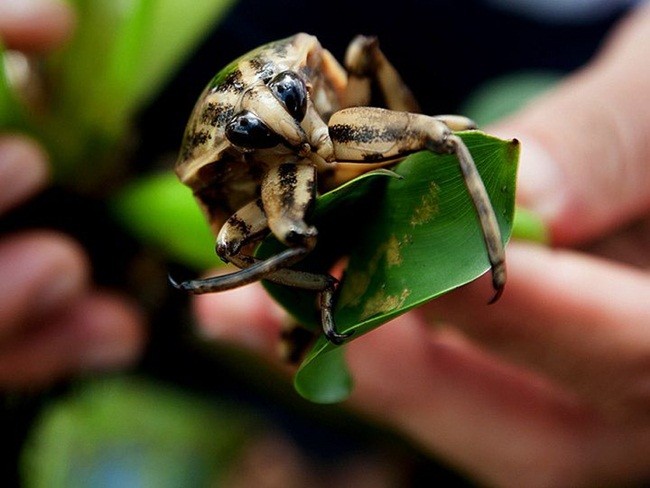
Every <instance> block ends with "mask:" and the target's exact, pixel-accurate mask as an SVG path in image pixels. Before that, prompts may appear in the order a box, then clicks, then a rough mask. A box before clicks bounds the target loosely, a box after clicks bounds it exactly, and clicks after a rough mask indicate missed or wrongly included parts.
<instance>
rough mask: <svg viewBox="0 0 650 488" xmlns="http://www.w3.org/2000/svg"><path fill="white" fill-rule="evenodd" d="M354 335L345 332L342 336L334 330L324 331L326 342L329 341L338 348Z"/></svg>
mask: <svg viewBox="0 0 650 488" xmlns="http://www.w3.org/2000/svg"><path fill="white" fill-rule="evenodd" d="M353 334H354V331H350V332H345V333H343V334H341V333H339V332H336V331H335V330H327V331H325V337H327V340H328V341H330V342H331V343H332V344H334V345H335V346H340V345H341V344H343V343H344V342H345V341H346V340H348V339H349V338H350V336H352V335H353Z"/></svg>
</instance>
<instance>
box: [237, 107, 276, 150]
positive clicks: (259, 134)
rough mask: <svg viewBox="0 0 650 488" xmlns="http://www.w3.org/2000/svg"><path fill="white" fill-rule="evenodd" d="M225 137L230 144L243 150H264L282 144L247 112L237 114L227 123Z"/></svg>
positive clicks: (267, 128)
mask: <svg viewBox="0 0 650 488" xmlns="http://www.w3.org/2000/svg"><path fill="white" fill-rule="evenodd" d="M226 137H227V138H228V140H229V141H230V142H232V143H233V144H235V145H236V146H239V147H242V148H244V149H264V148H267V147H273V146H276V145H278V144H280V142H282V140H281V139H280V136H278V135H277V134H276V133H275V132H273V131H272V130H271V129H269V127H268V126H267V125H266V124H265V123H264V122H262V120H261V119H260V118H259V117H258V116H257V115H255V114H254V113H252V112H249V111H248V110H244V111H243V112H240V113H238V114H237V115H235V116H234V117H233V118H232V119H231V120H230V122H228V125H227V126H226Z"/></svg>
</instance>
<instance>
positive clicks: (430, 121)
mask: <svg viewBox="0 0 650 488" xmlns="http://www.w3.org/2000/svg"><path fill="white" fill-rule="evenodd" d="M443 120H444V119H443ZM329 127H330V137H331V138H332V142H333V144H334V153H335V156H336V160H337V161H341V162H369V161H375V162H378V163H380V162H381V161H386V160H391V159H396V158H399V157H403V156H406V155H407V154H410V153H413V152H415V151H420V150H423V149H429V150H430V151H433V152H436V153H443V154H444V153H453V154H455V155H456V157H457V158H458V161H459V163H460V169H461V172H462V174H463V178H464V180H465V186H466V187H467V191H468V193H469V195H470V197H471V199H472V202H473V203H474V207H475V208H476V212H477V215H478V218H479V222H480V225H481V229H482V231H483V237H484V239H485V245H486V248H487V253H488V258H489V260H490V264H491V266H492V284H493V286H494V289H495V295H494V297H493V298H492V300H491V301H490V303H492V302H494V301H496V300H497V299H498V298H499V297H500V296H501V293H502V291H503V287H504V286H505V283H506V266H505V251H504V248H503V242H502V240H501V232H500V229H499V224H498V222H497V218H496V215H495V213H494V209H493V208H492V204H491V202H490V198H489V196H488V194H487V191H486V190H485V185H484V184H483V181H482V180H481V177H480V175H479V173H478V171H477V169H476V165H475V164H474V160H473V159H472V155H471V154H470V152H469V150H468V149H467V147H466V146H465V143H464V142H463V141H462V139H461V138H460V137H458V136H457V135H455V134H453V133H452V131H451V129H450V128H449V127H448V126H447V124H445V123H444V122H443V121H442V120H439V119H437V118H436V117H430V116H427V115H420V114H411V113H407V112H394V111H391V110H386V109H382V108H374V107H355V108H347V109H343V110H340V111H339V112H336V113H334V114H333V115H332V117H331V118H330V121H329Z"/></svg>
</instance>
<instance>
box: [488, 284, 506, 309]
mask: <svg viewBox="0 0 650 488" xmlns="http://www.w3.org/2000/svg"><path fill="white" fill-rule="evenodd" d="M504 288H505V287H503V286H499V287H495V288H494V295H493V296H492V298H490V301H489V302H488V305H492V304H493V303H496V302H498V301H499V298H501V295H503V290H504Z"/></svg>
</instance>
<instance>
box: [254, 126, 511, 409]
mask: <svg viewBox="0 0 650 488" xmlns="http://www.w3.org/2000/svg"><path fill="white" fill-rule="evenodd" d="M461 136H462V138H463V140H464V141H465V142H466V144H467V146H468V147H469V149H470V151H471V153H472V155H473V157H474V159H475V162H476V165H477V167H478V169H479V172H480V173H481V176H482V178H483V181H484V183H485V186H486V189H487V191H488V194H489V195H490V199H491V202H492V205H493V207H494V209H495V212H496V214H497V218H498V220H499V225H500V227H501V232H502V235H503V239H504V242H505V241H507V240H508V238H509V236H510V234H511V231H512V226H513V216H514V195H515V178H516V171H517V160H518V155H519V146H518V144H517V142H516V141H502V140H500V139H497V138H494V137H491V136H488V135H485V134H483V133H480V132H466V133H461ZM394 171H395V174H396V175H398V176H399V178H395V177H390V175H389V174H387V173H386V172H381V173H370V174H367V175H364V176H362V177H360V178H358V179H356V180H354V181H352V182H350V183H348V184H347V185H345V186H343V187H340V188H338V189H336V190H334V191H333V192H330V193H328V194H326V195H323V196H322V197H321V198H320V199H319V201H318V203H317V207H316V210H315V213H314V217H313V223H314V224H315V225H316V227H317V228H318V229H319V243H318V245H317V247H316V249H315V250H314V251H313V252H312V253H311V254H310V255H309V257H308V258H307V259H306V260H305V261H303V262H301V263H299V264H298V265H296V268H299V269H304V270H307V271H314V272H327V271H328V270H329V269H330V268H331V266H332V265H333V264H334V263H335V262H336V261H337V260H338V259H339V258H341V257H343V256H347V257H349V261H348V264H347V268H346V271H345V275H344V277H343V279H342V282H341V284H340V287H339V293H338V297H337V303H336V309H335V320H336V322H337V326H338V328H339V331H341V332H354V334H355V335H354V337H353V339H354V338H356V337H359V336H361V335H362V334H365V333H366V332H369V331H371V330H372V329H374V328H376V327H378V326H380V325H381V324H383V323H385V322H387V321H388V320H390V319H392V318H394V317H396V316H397V315H400V314H402V313H404V312H406V311H408V310H410V309H412V308H414V307H417V306H418V305H421V304H422V303H424V302H426V301H428V300H431V299H433V298H435V297H436V296H439V295H441V294H443V293H445V292H447V291H449V290H452V289H454V288H457V287H459V286H461V285H463V284H465V283H468V282H469V281H472V280H474V279H475V278H477V277H479V276H480V275H481V274H483V273H484V272H485V271H486V270H488V269H489V262H488V259H487V254H486V250H485V244H484V241H483V236H482V232H481V230H480V227H479V224H478V219H477V216H476V212H475V209H474V207H473V204H472V202H471V199H470V198H469V196H468V194H467V190H466V188H465V185H464V182H463V179H462V177H461V174H460V170H459V167H458V163H457V160H456V158H455V157H454V156H451V155H446V156H440V155H435V154H432V153H430V152H421V153H418V154H415V155H413V156H411V157H409V158H407V159H406V160H405V161H403V162H402V163H400V164H399V165H398V166H397V167H396V168H395V169H394ZM393 176H394V175H393ZM278 249H280V245H279V243H278V242H277V241H276V240H275V239H274V238H272V237H269V238H268V239H267V240H266V241H265V242H264V243H263V244H262V246H261V247H260V249H259V251H258V254H260V255H262V256H267V255H271V254H274V253H276V252H277V251H278ZM266 287H267V289H268V290H269V292H270V293H271V294H272V295H273V296H274V297H275V299H276V300H278V301H279V302H280V303H281V304H282V305H283V306H284V307H285V308H286V309H287V310H288V311H289V312H290V313H291V314H292V315H293V316H294V317H295V318H296V319H297V320H298V321H299V322H300V323H301V324H305V325H307V326H310V327H311V328H312V329H314V330H319V328H320V325H319V324H320V320H319V314H318V311H317V307H316V299H315V298H316V297H315V294H314V293H312V292H307V291H303V290H297V289H294V288H288V287H283V286H279V285H275V284H272V283H267V284H266ZM489 297H490V290H486V303H487V301H488V299H489ZM332 351H337V353H336V355H335V356H331V354H332ZM330 357H331V358H332V360H333V361H334V362H335V363H336V364H338V365H339V366H340V365H342V364H343V363H342V361H341V357H340V352H339V349H338V348H336V347H335V346H332V345H331V344H330V343H329V342H328V341H327V340H325V338H324V337H320V338H319V339H318V341H317V343H316V345H315V346H314V348H313V349H312V351H311V352H310V354H309V355H308V356H307V358H306V359H305V361H304V362H303V364H302V366H301V367H300V369H299V371H298V373H297V375H296V378H295V384H296V388H297V389H298V391H299V392H300V393H302V394H303V395H305V396H307V397H308V398H310V399H311V400H314V401H319V402H330V401H337V400H341V399H342V398H344V397H345V396H346V395H347V393H348V392H349V386H350V384H351V383H350V381H349V378H346V375H345V374H344V373H343V372H342V371H341V370H340V368H338V369H337V366H335V365H332V364H328V361H329V358H330ZM333 371H334V372H333ZM336 378H338V380H337V381H334V379H336Z"/></svg>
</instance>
